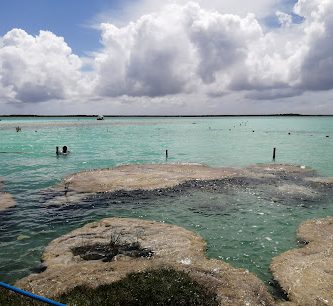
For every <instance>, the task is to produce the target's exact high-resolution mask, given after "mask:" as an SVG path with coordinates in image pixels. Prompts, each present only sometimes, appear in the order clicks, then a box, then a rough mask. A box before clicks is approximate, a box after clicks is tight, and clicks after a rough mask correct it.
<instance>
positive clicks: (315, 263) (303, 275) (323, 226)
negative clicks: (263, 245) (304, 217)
mask: <svg viewBox="0 0 333 306" xmlns="http://www.w3.org/2000/svg"><path fill="white" fill-rule="evenodd" d="M297 237H298V240H299V241H300V242H301V243H303V244H304V246H303V247H302V248H298V249H293V250H290V251H287V252H285V253H283V254H281V255H279V256H277V257H275V258H274V259H273V261H272V264H271V266H270V268H271V271H272V273H273V276H274V279H275V280H276V281H278V283H279V284H280V286H281V287H282V289H283V290H284V291H285V292H286V293H287V294H288V298H289V300H290V301H291V302H292V303H294V304H295V305H302V306H307V305H309V306H310V305H311V306H312V305H333V217H328V218H323V219H314V220H309V221H306V222H304V223H302V224H301V225H300V227H299V229H298V232H297Z"/></svg>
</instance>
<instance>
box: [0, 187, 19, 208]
mask: <svg viewBox="0 0 333 306" xmlns="http://www.w3.org/2000/svg"><path fill="white" fill-rule="evenodd" d="M15 205H16V202H15V200H14V198H13V197H12V195H11V194H10V193H7V192H0V212H1V211H5V210H7V209H9V208H12V207H14V206H15Z"/></svg>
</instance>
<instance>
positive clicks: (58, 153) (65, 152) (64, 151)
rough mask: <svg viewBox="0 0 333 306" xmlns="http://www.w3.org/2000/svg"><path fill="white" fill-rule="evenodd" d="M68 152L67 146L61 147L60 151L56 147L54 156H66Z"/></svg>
mask: <svg viewBox="0 0 333 306" xmlns="http://www.w3.org/2000/svg"><path fill="white" fill-rule="evenodd" d="M69 153H70V151H69V150H68V148H67V146H63V147H62V151H59V147H56V154H57V155H67V154H69Z"/></svg>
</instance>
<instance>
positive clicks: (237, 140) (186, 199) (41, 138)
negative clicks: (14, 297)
mask: <svg viewBox="0 0 333 306" xmlns="http://www.w3.org/2000/svg"><path fill="white" fill-rule="evenodd" d="M0 119H2V120H1V121H0V152H2V153H0V177H2V179H3V180H4V183H5V184H4V190H5V191H8V192H10V193H11V194H12V195H13V196H14V197H15V199H16V201H17V206H16V207H15V208H14V209H12V210H9V211H8V212H6V213H2V214H0V235H1V236H0V273H1V274H0V280H2V281H10V282H13V281H15V280H16V279H18V278H20V277H22V276H25V275H27V274H29V273H30V272H29V270H30V269H31V268H32V267H34V266H36V264H37V263H38V262H39V259H40V255H41V252H42V250H43V248H44V247H45V246H46V245H47V244H48V243H49V242H50V241H51V240H52V239H54V238H56V237H58V236H59V235H62V234H64V233H66V232H68V231H69V230H72V229H74V228H77V227H79V226H81V225H83V224H85V223H87V222H90V221H93V220H96V219H99V218H102V217H108V216H129V217H137V218H144V219H153V220H157V221H162V222H168V223H173V224H177V225H180V226H184V227H186V228H188V229H190V230H193V231H196V232H198V233H199V234H200V235H202V236H203V237H204V238H205V240H206V241H207V245H208V250H207V254H208V256H209V257H213V258H221V259H223V260H225V261H227V262H230V263H232V264H233V265H235V266H237V267H244V268H247V269H249V270H251V271H253V272H255V273H256V274H257V275H258V276H259V277H261V278H262V279H264V280H265V281H267V280H269V279H270V277H271V276H270V274H269V271H268V266H269V262H270V261H271V258H272V257H274V256H275V255H277V254H279V253H281V252H283V251H285V250H287V249H289V248H292V247H295V246H296V242H295V231H296V229H297V227H298V225H299V223H300V222H301V221H303V220H306V219H309V218H314V217H322V216H327V215H333V200H332V197H331V194H330V192H329V193H328V194H323V195H322V197H320V198H319V199H318V200H313V201H308V202H306V203H304V201H302V200H301V199H295V198H292V199H289V198H288V197H286V198H285V199H283V201H280V202H274V201H272V200H271V199H270V198H268V197H267V196H265V192H266V191H265V188H264V187H263V188H261V189H251V188H250V189H248V188H238V187H237V188H236V187H235V188H231V189H229V190H227V192H221V191H212V190H207V189H205V188H198V189H193V188H192V189H188V190H185V191H183V192H172V191H168V192H165V193H164V194H163V195H160V196H157V195H156V194H149V193H148V194H146V193H143V194H132V195H131V194H126V195H118V196H116V195H111V196H110V197H108V196H102V195H98V196H97V197H95V198H91V199H87V200H86V201H85V203H84V204H83V205H74V206H71V207H63V208H45V206H44V205H43V204H44V202H45V199H46V198H45V194H44V192H43V189H45V188H47V187H49V186H52V185H54V184H55V183H57V182H59V181H60V180H61V178H62V177H64V176H65V175H67V174H70V173H73V172H77V171H81V170H84V169H93V168H106V167H114V166H118V165H120V164H127V163H164V162H166V160H165V150H166V149H168V152H169V158H168V160H167V162H168V163H172V162H199V163H204V164H208V165H210V166H236V167H242V166H248V165H250V164H254V163H269V162H271V159H272V149H273V147H276V148H277V158H276V162H281V163H289V164H300V165H306V166H307V167H312V168H314V169H316V170H317V171H318V173H319V174H320V175H324V176H333V163H332V157H333V154H332V152H333V141H332V140H333V118H332V117H226V118H106V119H105V120H104V121H96V119H94V118H92V119H89V118H0ZM16 126H20V127H21V128H22V131H21V132H19V133H17V132H16V131H15V127H16ZM229 129H230V130H229ZM253 131H254V132H253ZM289 132H290V135H288V133H289ZM326 136H330V137H326ZM56 145H59V146H62V145H67V146H68V147H69V150H70V151H71V154H70V155H68V156H66V157H59V158H57V157H56V155H55V146H56ZM19 235H26V236H28V237H29V238H27V239H23V240H17V237H18V236H19Z"/></svg>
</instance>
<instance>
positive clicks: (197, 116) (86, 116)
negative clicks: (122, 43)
mask: <svg viewBox="0 0 333 306" xmlns="http://www.w3.org/2000/svg"><path fill="white" fill-rule="evenodd" d="M103 116H104V118H214V117H215V118H216V117H333V114H331V115H304V114H292V113H291V114H264V115H259V114H255V115H103ZM0 117H3V118H11V117H23V118H24V117H36V118H96V117H98V115H15V114H14V115H0Z"/></svg>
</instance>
